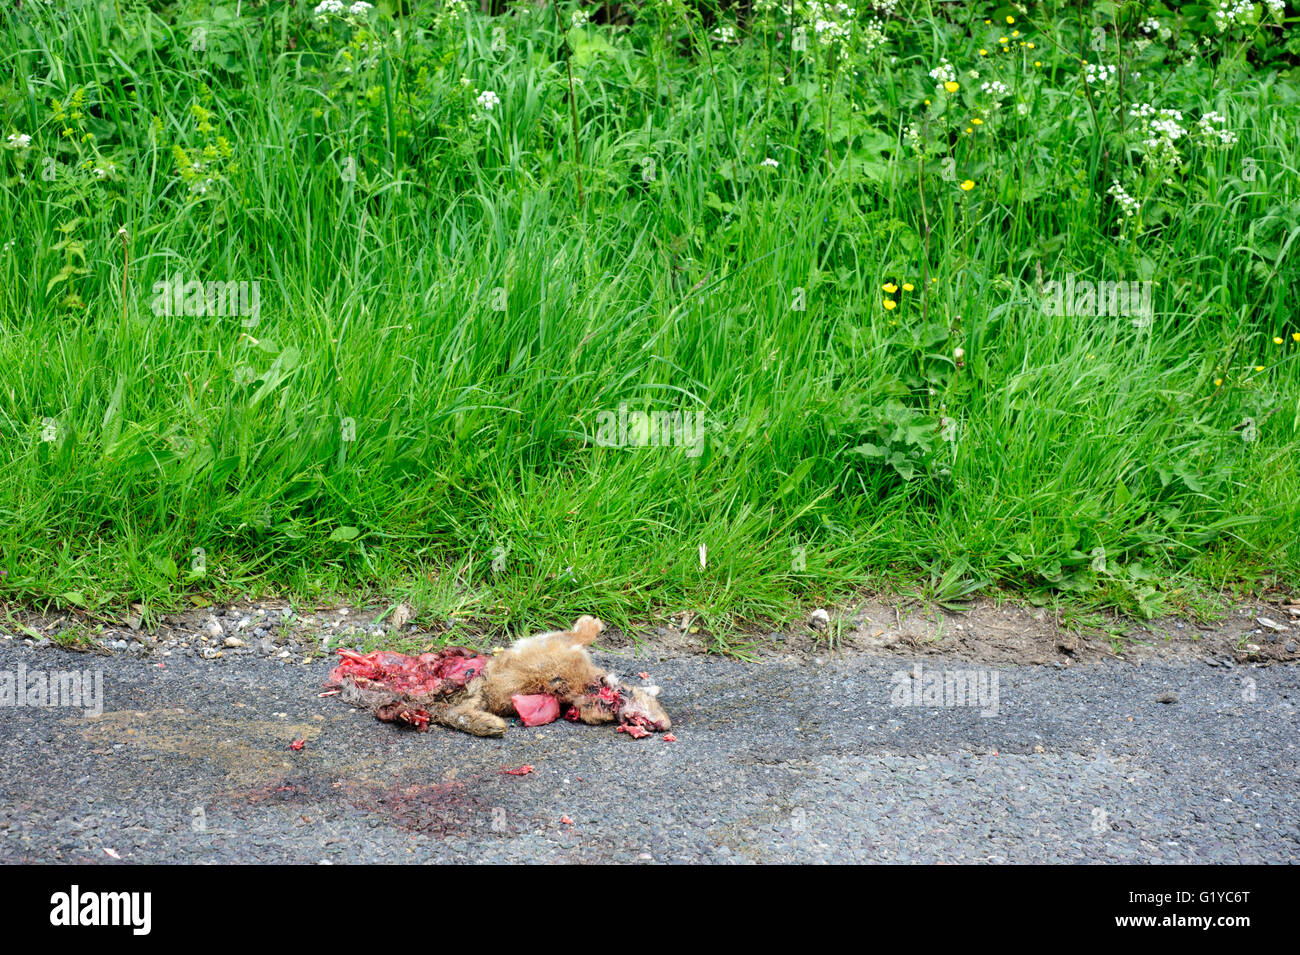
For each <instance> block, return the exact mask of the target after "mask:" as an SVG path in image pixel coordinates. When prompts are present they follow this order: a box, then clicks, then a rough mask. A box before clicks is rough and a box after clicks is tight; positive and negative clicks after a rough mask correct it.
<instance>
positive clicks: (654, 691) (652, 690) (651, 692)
mask: <svg viewBox="0 0 1300 955" xmlns="http://www.w3.org/2000/svg"><path fill="white" fill-rule="evenodd" d="M645 691H646V695H647V696H658V695H659V687H657V686H648V687H646V688H645Z"/></svg>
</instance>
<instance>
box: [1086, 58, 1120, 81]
mask: <svg viewBox="0 0 1300 955" xmlns="http://www.w3.org/2000/svg"><path fill="white" fill-rule="evenodd" d="M1083 78H1084V79H1085V80H1087V81H1088V83H1090V84H1092V83H1099V84H1102V85H1104V84H1106V83H1109V82H1110V81H1111V80H1113V79H1114V78H1115V67H1113V66H1108V65H1107V64H1105V63H1085V64H1084V65H1083Z"/></svg>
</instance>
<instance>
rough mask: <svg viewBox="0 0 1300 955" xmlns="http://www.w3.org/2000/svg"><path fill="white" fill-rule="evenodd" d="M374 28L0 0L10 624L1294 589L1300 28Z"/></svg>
mask: <svg viewBox="0 0 1300 955" xmlns="http://www.w3.org/2000/svg"><path fill="white" fill-rule="evenodd" d="M365 6H366V5H364V4H361V5H356V6H354V7H348V6H344V5H342V4H337V5H336V9H331V7H330V6H328V5H327V4H322V5H321V7H320V8H315V9H313V7H312V6H311V5H308V4H304V3H296V4H295V3H287V2H274V0H272V2H265V3H255V2H235V0H225V2H221V3H215V4H214V3H198V2H179V3H168V2H152V3H144V2H141V0H114V2H107V0H69V2H64V3H57V4H46V3H43V2H40V0H26V2H24V3H22V4H16V3H15V4H6V5H5V7H4V8H3V10H0V63H2V64H3V70H0V127H3V128H0V220H2V221H3V222H4V228H3V234H4V243H5V244H4V249H3V252H0V366H2V367H4V368H5V369H6V373H5V375H4V378H3V380H2V381H0V599H6V600H9V601H13V602H36V603H40V604H51V605H57V606H60V607H66V606H74V607H81V608H99V607H106V608H117V607H124V606H125V605H126V604H127V603H128V602H131V601H143V602H145V603H146V604H147V605H150V606H154V605H176V604H181V603H184V602H185V601H186V600H187V598H191V597H193V598H195V599H196V600H197V599H200V595H206V596H208V597H214V596H217V595H230V594H235V593H247V592H259V593H265V592H271V591H274V592H279V593H285V594H289V595H292V596H294V597H295V598H301V599H314V598H317V597H328V596H330V595H332V594H337V593H340V592H342V591H356V590H360V591H365V592H370V593H384V594H386V595H388V596H390V597H392V598H398V597H403V598H410V599H412V600H413V602H414V603H415V604H416V606H417V607H418V608H421V609H424V610H430V611H433V612H437V613H439V614H447V613H456V614H462V615H468V616H473V617H476V618H479V619H480V620H482V621H484V622H486V624H487V625H488V626H508V627H512V628H513V627H517V626H518V627H522V626H532V625H536V624H541V623H546V624H554V623H556V622H557V621H564V620H568V619H571V618H572V617H574V616H576V615H577V614H578V613H579V612H590V613H597V614H600V615H601V616H603V617H605V618H606V619H609V620H612V621H614V622H622V621H626V620H629V619H635V618H644V617H645V616H646V615H647V614H650V613H652V612H656V611H683V610H689V611H691V612H693V613H698V614H701V615H702V616H701V618H700V619H701V623H702V625H707V626H708V627H711V628H716V629H725V628H726V627H727V625H728V624H731V623H735V622H737V621H742V620H747V619H755V618H763V617H773V618H778V619H779V618H784V617H786V616H787V615H788V614H790V613H791V612H792V611H793V609H794V608H795V607H797V606H800V605H804V604H806V603H807V602H810V601H818V602H820V601H824V600H830V599H834V598H835V597H836V596H837V595H843V594H845V593H847V592H849V591H851V590H853V589H855V588H858V587H862V586H864V585H866V586H878V585H881V584H882V583H889V584H892V585H895V586H900V587H908V588H912V589H914V590H916V591H917V592H924V593H927V594H928V595H930V596H931V597H933V598H934V599H938V600H941V601H945V602H951V601H958V600H963V599H969V597H970V596H972V595H973V594H977V593H979V592H981V591H982V590H987V589H990V588H1000V589H1004V590H1010V591H1014V592H1017V593H1022V594H1028V595H1030V596H1032V597H1035V598H1037V599H1047V600H1058V599H1061V597H1062V595H1064V596H1065V597H1066V598H1067V599H1068V600H1069V601H1070V602H1071V603H1077V604H1079V605H1080V606H1086V607H1104V606H1115V607H1119V608H1121V609H1125V610H1129V611H1137V612H1141V613H1147V614H1150V613H1156V612H1159V611H1161V610H1162V609H1164V608H1166V607H1170V606H1176V605H1181V604H1183V603H1185V602H1186V601H1187V600H1188V599H1191V598H1192V597H1193V596H1196V595H1201V594H1204V593H1206V592H1211V591H1214V590H1218V589H1221V588H1224V587H1229V586H1246V587H1260V586H1270V585H1274V584H1277V583H1282V584H1287V583H1291V584H1293V583H1294V581H1295V574H1296V571H1297V569H1300V546H1298V545H1297V540H1298V538H1300V534H1298V533H1297V532H1298V530H1300V467H1298V462H1300V456H1298V452H1300V357H1298V356H1300V318H1298V317H1297V313H1296V308H1295V301H1296V300H1295V289H1296V288H1297V287H1300V266H1297V255H1296V244H1297V239H1298V238H1300V178H1298V177H1297V175H1296V170H1297V167H1298V165H1300V123H1298V122H1297V119H1296V117H1297V116H1298V115H1300V82H1297V79H1298V75H1300V74H1298V73H1297V69H1296V63H1297V62H1298V60H1297V53H1298V52H1300V43H1297V37H1300V32H1298V31H1297V30H1296V28H1295V25H1294V24H1290V23H1285V22H1284V16H1285V13H1284V11H1283V10H1282V9H1281V4H1278V3H1271V4H1254V5H1251V4H1236V5H1233V6H1232V8H1231V9H1221V10H1219V11H1218V15H1217V18H1216V16H1214V15H1211V13H1210V10H1209V8H1207V7H1200V6H1183V5H1179V4H1171V5H1169V6H1165V5H1163V4H1159V3H1091V4H1079V3H1069V4H1065V3H1032V4H1023V5H1008V4H999V3H930V2H907V0H901V2H896V3H895V2H888V3H882V4H879V5H877V6H876V7H871V6H869V5H867V4H865V3H864V4H863V5H862V6H860V7H858V8H857V9H856V10H848V9H847V8H844V7H833V6H829V5H827V6H823V5H821V4H818V3H813V2H807V0H794V4H793V7H790V6H789V5H788V4H785V3H782V4H780V5H777V4H775V3H773V2H771V0H768V2H764V0H757V2H755V3H754V4H753V6H752V8H751V7H750V6H748V5H746V6H724V7H722V8H717V7H715V6H713V5H711V4H709V3H704V4H692V5H684V4H683V3H682V2H681V0H653V2H647V3H643V4H621V5H617V6H613V7H595V6H585V7H580V6H578V5H576V4H574V3H572V2H567V3H561V4H558V5H557V4H555V3H551V4H545V5H536V4H534V3H522V4H515V5H512V6H510V7H508V8H506V9H503V10H501V11H500V12H499V13H497V14H496V15H489V14H485V13H479V12H474V11H470V10H468V9H466V8H465V5H464V3H463V2H459V0H458V2H454V3H450V4H437V3H409V4H405V5H402V6H400V7H397V6H395V5H393V4H384V3H381V4H378V5H377V6H376V7H374V8H371V9H365ZM588 17H590V18H591V19H592V21H593V22H584V20H585V19H586V18H588ZM596 21H599V22H596ZM792 26H793V27H794V29H793V30H792ZM1103 283H1108V284H1103ZM1114 283H1122V284H1121V285H1116V284H1114ZM1148 283H1149V284H1148ZM655 414H657V415H658V417H649V418H643V417H642V416H643V415H655ZM647 422H653V426H647ZM697 425H698V427H699V429H700V430H699V433H698V434H697V433H696V430H695V429H696V427H697ZM610 445H614V446H610ZM638 445H644V446H638ZM1197 599H1199V597H1197Z"/></svg>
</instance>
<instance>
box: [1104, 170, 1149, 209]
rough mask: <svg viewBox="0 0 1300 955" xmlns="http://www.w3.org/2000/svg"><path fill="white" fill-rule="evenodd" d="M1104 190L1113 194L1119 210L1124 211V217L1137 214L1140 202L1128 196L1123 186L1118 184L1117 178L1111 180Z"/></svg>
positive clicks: (1140, 206) (1140, 205)
mask: <svg viewBox="0 0 1300 955" xmlns="http://www.w3.org/2000/svg"><path fill="white" fill-rule="evenodd" d="M1106 192H1107V193H1109V194H1110V195H1111V196H1113V197H1114V198H1115V201H1116V202H1117V203H1119V207H1120V210H1121V211H1122V212H1123V213H1124V216H1125V217H1126V218H1132V217H1133V216H1135V215H1137V213H1138V210H1139V209H1141V208H1142V203H1140V202H1138V201H1137V200H1136V199H1134V198H1133V197H1132V196H1130V195H1129V194H1128V193H1127V192H1126V191H1125V190H1124V187H1123V186H1121V185H1120V182H1119V180H1118V179H1115V180H1113V181H1112V183H1111V187H1110V188H1109V189H1107V190H1106Z"/></svg>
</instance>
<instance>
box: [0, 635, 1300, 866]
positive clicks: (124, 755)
mask: <svg viewBox="0 0 1300 955" xmlns="http://www.w3.org/2000/svg"><path fill="white" fill-rule="evenodd" d="M157 662H158V661H157V659H156V658H155V659H141V658H140V657H138V656H132V655H127V654H117V655H114V656H111V657H104V656H97V655H91V654H75V653H69V652H66V651H63V650H60V649H57V648H31V647H25V646H22V645H19V644H17V643H16V642H15V643H10V644H8V645H7V646H6V647H4V648H0V679H2V678H3V675H4V674H5V673H10V674H14V675H15V679H16V674H17V673H18V670H19V667H20V666H25V667H26V668H27V671H28V674H27V675H28V680H29V683H30V677H31V672H32V671H37V670H39V671H43V672H46V673H50V672H51V671H57V670H72V669H77V670H86V669H91V670H94V669H100V670H102V679H103V713H102V715H98V716H96V715H87V714H86V713H84V712H83V711H82V710H81V709H77V708H72V707H59V708H51V707H42V706H34V705H23V706H13V707H10V706H4V707H0V726H2V727H3V732H2V733H0V761H2V765H3V767H4V773H3V776H2V777H0V805H3V806H4V807H5V812H4V813H3V814H2V815H0V861H4V862H22V861H40V862H51V861H55V862H57V861H67V862H102V863H107V864H120V863H119V862H117V861H116V859H115V858H114V856H116V857H118V858H120V860H121V861H122V862H169V861H182V862H299V863H302V862H305V863H316V862H332V863H359V862H375V861H393V862H437V861H455V862H554V861H561V862H579V861H595V862H628V863H636V862H642V863H649V862H718V863H730V862H985V861H990V862H1198V863H1232V862H1291V863H1294V862H1297V861H1300V781H1298V780H1300V774H1298V773H1297V740H1300V719H1298V718H1297V712H1296V704H1297V702H1300V670H1297V669H1295V668H1293V667H1282V666H1277V667H1272V668H1247V667H1240V666H1237V667H1223V666H1207V665H1205V664H1204V663H1194V664H1182V665H1167V664H1150V663H1148V664H1146V665H1143V666H1134V665H1131V664H1104V665H1095V666H1072V667H1068V668H1056V667H1023V668H1010V669H999V670H988V669H984V670H978V671H977V673H978V674H979V675H980V676H981V678H982V679H984V680H986V681H987V680H991V678H992V675H993V674H995V673H996V675H997V680H998V684H997V699H996V710H997V712H996V714H994V713H992V712H991V711H992V709H993V708H994V707H992V706H990V705H984V706H979V705H976V706H966V705H953V706H946V705H935V704H934V703H933V702H931V703H930V704H928V705H927V704H926V702H925V700H924V698H922V699H921V700H920V703H921V705H917V706H912V705H909V706H891V705H890V704H891V694H894V695H895V696H896V697H897V698H901V697H902V690H901V689H899V687H907V688H908V694H907V699H908V700H909V701H910V699H911V691H910V688H911V686H912V684H911V683H910V682H908V680H907V679H905V678H902V677H900V673H903V674H905V673H906V669H905V668H906V666H907V665H906V664H900V663H898V662H896V661H893V660H888V661H886V660H881V659H875V660H872V659H867V658H855V659H841V660H831V661H828V662H824V663H820V664H817V663H814V662H811V661H810V662H806V663H765V664H762V665H750V664H744V663H738V662H734V661H729V660H721V659H712V658H702V657H694V658H689V659H673V660H667V661H663V662H653V663H650V662H644V661H643V662H640V663H633V662H629V661H628V660H627V659H621V660H616V659H612V658H608V657H606V658H603V661H602V662H604V663H605V664H607V665H612V666H613V667H614V668H615V669H617V670H618V672H620V673H624V674H627V673H629V672H635V671H637V670H648V671H650V672H651V674H652V676H653V678H654V679H655V680H656V681H657V682H659V683H661V684H662V685H663V688H664V689H663V695H662V697H661V698H662V699H663V701H664V703H665V706H666V707H667V709H668V711H669V713H670V714H671V715H672V717H673V719H674V721H675V726H674V733H675V735H676V737H677V741H676V742H666V741H664V740H663V739H661V738H660V737H658V736H655V737H651V738H649V739H643V740H633V739H630V738H628V737H627V736H625V735H622V734H618V733H616V732H614V731H613V729H611V728H608V727H587V726H580V725H573V724H569V723H564V722H560V723H558V724H552V725H550V726H544V727H536V728H531V729H530V728H524V727H522V726H512V728H511V729H510V731H509V732H508V733H507V735H506V736H505V738H504V739H497V740H485V739H477V738H473V737H469V736H465V735H462V734H459V733H454V732H450V731H446V730H442V729H438V728H435V729H434V730H433V731H431V732H429V733H427V734H415V733H411V732H404V731H400V730H397V729H395V728H393V727H391V726H387V725H384V724H381V723H379V722H378V721H376V720H374V719H373V718H371V717H370V716H368V715H366V714H362V713H359V712H355V711H353V710H351V709H350V708H349V707H347V706H345V705H344V704H342V703H340V702H338V701H337V700H333V699H328V698H327V699H321V698H319V697H318V696H317V693H318V692H319V690H320V685H321V682H322V680H323V679H324V677H325V674H326V672H327V669H328V663H327V662H326V661H323V660H322V661H318V662H316V663H313V664H310V665H307V666H304V665H301V664H297V663H289V662H284V661H277V660H268V659H264V658H258V657H254V656H243V657H230V658H227V659H221V660H215V661H203V660H198V659H191V658H185V657H174V658H171V659H168V660H166V661H165V666H163V667H158V666H157V665H156V663H157ZM923 665H924V667H925V671H923V672H933V671H936V670H938V669H940V668H942V667H944V666H947V667H948V668H950V669H954V670H956V669H972V668H973V666H974V665H972V664H963V663H959V662H950V663H947V664H944V663H942V662H941V661H936V660H934V659H930V660H927V661H925V663H924V664H923ZM919 685H920V686H925V685H926V684H925V682H924V680H923V681H922V682H921V683H920V684H919ZM985 686H986V689H991V684H988V683H986V684H985ZM1168 694H1173V695H1174V697H1176V701H1174V702H1160V701H1159V699H1160V698H1163V699H1165V700H1171V699H1173V697H1171V696H1169V695H1168ZM896 701H897V699H896ZM24 702H26V703H31V702H32V701H31V700H30V699H28V700H25V701H24ZM83 702H85V701H83ZM964 702H970V701H964ZM989 702H991V698H990V697H986V699H985V703H986V704H988V703H989ZM91 708H92V709H93V708H94V707H93V706H92V707H91ZM986 714H987V715H986ZM298 739H302V740H305V744H304V745H303V747H302V748H301V749H300V750H297V751H295V750H293V749H291V748H290V743H291V742H292V741H294V740H298ZM525 763H527V764H531V765H532V766H533V767H534V771H533V772H532V773H530V774H527V775H519V776H516V775H506V774H503V773H502V770H504V769H507V768H516V767H519V766H520V765H521V764H525ZM565 820H568V821H565Z"/></svg>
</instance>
